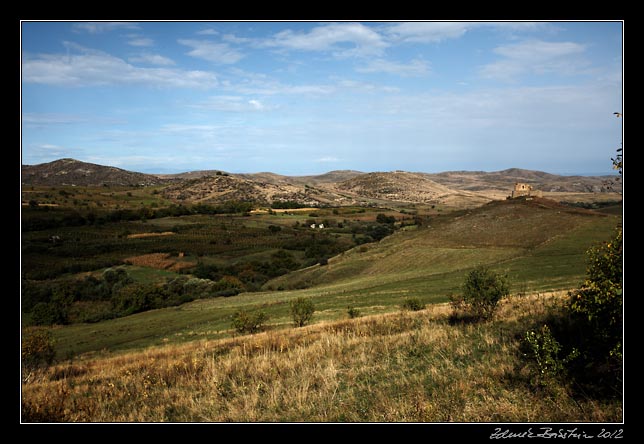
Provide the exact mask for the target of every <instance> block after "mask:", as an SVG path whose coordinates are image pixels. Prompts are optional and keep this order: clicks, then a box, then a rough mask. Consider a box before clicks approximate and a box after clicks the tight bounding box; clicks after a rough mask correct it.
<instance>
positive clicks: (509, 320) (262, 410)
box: [22, 295, 622, 422]
mask: <svg viewBox="0 0 644 444" xmlns="http://www.w3.org/2000/svg"><path fill="white" fill-rule="evenodd" d="M559 300H561V298H560V295H549V296H530V297H522V298H518V297H514V298H511V299H510V300H509V301H506V302H505V303H504V304H503V305H502V307H501V308H500V310H499V312H498V316H497V318H496V319H495V320H494V321H492V322H489V323H485V324H476V325H450V324H449V323H448V322H447V317H448V313H449V310H450V309H449V306H447V305H444V304H443V305H435V306H430V307H429V308H427V309H425V310H422V311H418V312H398V313H390V314H385V315H377V316H370V317H363V318H358V319H352V320H344V321H338V322H329V323H322V324H316V325H311V326H308V327H304V328H299V329H292V330H288V331H283V330H282V331H267V332H263V333H259V334H256V335H252V336H245V337H237V338H230V339H223V340H217V341H195V342H191V343H188V344H184V345H178V346H177V345H174V346H166V347H159V348H151V349H147V350H144V351H140V352H135V353H126V354H120V355H114V356H106V357H86V358H82V359H79V360H77V361H75V362H67V363H62V364H59V365H55V366H53V367H51V368H49V369H48V370H46V371H44V372H43V373H42V374H41V375H40V376H39V377H38V378H36V379H35V380H33V381H31V382H29V383H25V384H23V386H22V396H23V421H37V422H42V421H63V422H77V421H92V422H104V421H106V422H168V421H169V422H205V421H207V422H228V421H234V422H284V421H287V422H300V421H304V422H365V421H368V422H451V421H456V422H574V421H587V422H610V421H620V420H621V416H622V408H621V403H620V402H619V401H597V400H592V399H573V398H572V397H571V396H570V395H569V392H568V390H567V388H566V387H565V386H558V385H557V386H553V387H551V388H550V389H548V390H542V389H535V388H534V387H533V386H532V385H531V384H530V383H529V372H528V368H527V367H525V365H524V362H523V360H522V359H521V358H520V353H519V351H518V347H519V340H518V333H520V332H522V331H524V330H525V328H527V323H528V322H533V321H534V320H538V319H539V317H542V316H544V314H545V313H546V312H547V311H548V310H550V309H552V308H551V307H552V306H553V304H556V303H557V301H559Z"/></svg>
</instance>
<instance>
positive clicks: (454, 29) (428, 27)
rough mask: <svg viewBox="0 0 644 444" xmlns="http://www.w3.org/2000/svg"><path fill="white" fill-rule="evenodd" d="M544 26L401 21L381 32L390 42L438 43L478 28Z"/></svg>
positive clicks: (536, 26) (535, 24)
mask: <svg viewBox="0 0 644 444" xmlns="http://www.w3.org/2000/svg"><path fill="white" fill-rule="evenodd" d="M546 26H549V24H548V23H540V22H403V23H395V24H390V25H386V26H384V27H383V32H384V34H385V35H386V36H387V39H388V40H389V41H390V42H391V43H392V44H397V43H438V42H442V41H444V40H449V39H457V38H460V37H463V36H464V35H465V34H466V33H468V32H469V31H472V30H474V29H478V28H487V29H494V30H498V31H511V32H517V31H523V32H530V31H535V30H538V29H543V28H544V27H546Z"/></svg>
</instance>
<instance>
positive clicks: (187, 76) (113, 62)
mask: <svg viewBox="0 0 644 444" xmlns="http://www.w3.org/2000/svg"><path fill="white" fill-rule="evenodd" d="M66 46H67V48H68V49H70V50H78V51H80V52H81V53H80V54H66V55H65V54H40V55H38V56H34V57H25V58H24V59H23V63H22V81H23V82H25V83H39V84H48V85H59V86H91V85H116V84H143V85H148V86H153V87H180V88H210V87H212V86H215V85H216V84H217V78H216V77H215V75H214V74H212V73H210V72H206V71H186V70H181V69H168V68H140V67H135V66H133V65H131V64H129V63H127V62H126V61H125V60H123V59H120V58H118V57H114V56H112V55H110V54H107V53H104V52H102V51H96V50H92V49H88V48H83V47H81V46H79V45H77V44H73V43H70V44H67V45H66Z"/></svg>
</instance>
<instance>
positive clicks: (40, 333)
mask: <svg viewBox="0 0 644 444" xmlns="http://www.w3.org/2000/svg"><path fill="white" fill-rule="evenodd" d="M55 356H56V351H55V350H54V342H53V339H52V337H51V333H49V331H47V330H45V329H42V328H30V329H27V330H26V331H25V332H24V334H23V336H22V350H21V357H22V370H23V374H22V378H23V380H24V381H28V380H29V378H30V377H31V375H32V374H33V372H34V371H35V370H37V369H38V368H42V367H47V366H49V365H51V363H52V362H53V361H54V357H55Z"/></svg>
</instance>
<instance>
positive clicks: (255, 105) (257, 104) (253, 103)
mask: <svg viewBox="0 0 644 444" xmlns="http://www.w3.org/2000/svg"><path fill="white" fill-rule="evenodd" d="M248 104H249V105H250V106H252V107H253V108H255V109H256V110H257V111H261V110H263V109H264V105H263V104H262V102H260V101H259V100H254V99H253V100H249V101H248Z"/></svg>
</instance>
